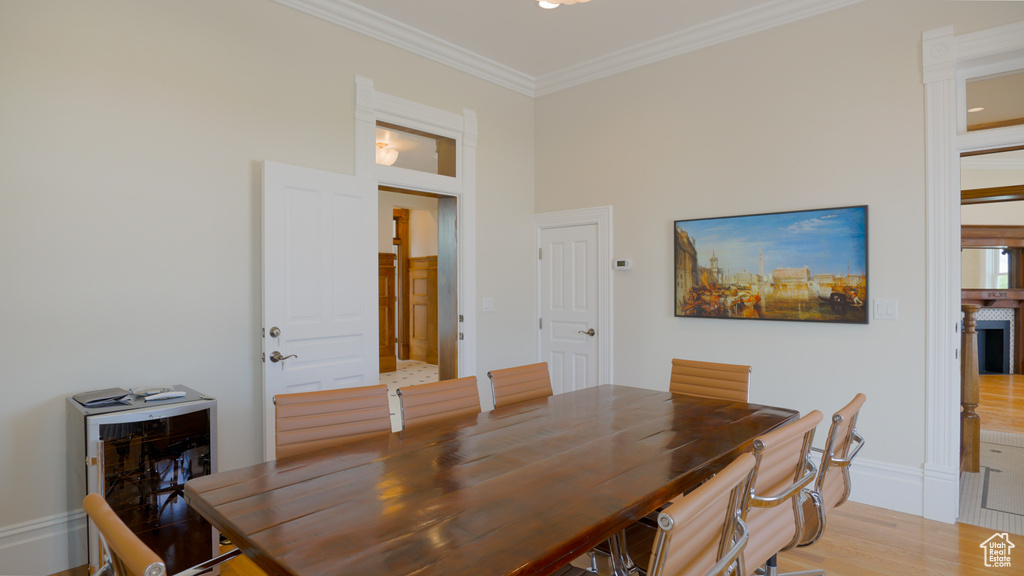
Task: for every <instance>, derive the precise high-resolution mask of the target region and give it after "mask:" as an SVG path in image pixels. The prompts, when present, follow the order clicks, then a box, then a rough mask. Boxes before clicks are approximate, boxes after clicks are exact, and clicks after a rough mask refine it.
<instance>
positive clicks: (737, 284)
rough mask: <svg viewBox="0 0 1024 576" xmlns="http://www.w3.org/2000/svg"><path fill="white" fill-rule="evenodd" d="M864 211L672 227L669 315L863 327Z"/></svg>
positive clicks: (783, 215)
mask: <svg viewBox="0 0 1024 576" xmlns="http://www.w3.org/2000/svg"><path fill="white" fill-rule="evenodd" d="M867 221H868V207H867V206H849V207H843V208H828V209H824V210H803V211H798V212H776V213H772V214H753V215H747V216H729V217H722V218H703V219H698V220H677V221H676V222H675V226H674V236H675V315H676V316H680V317H701V318H743V319H754V320H794V321H806V322H846V323H863V324H866V323H867V321H868V314H867V308H868V305H867V301H868V294H867V293H868V253H867V252H868V245H867Z"/></svg>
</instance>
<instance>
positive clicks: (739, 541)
mask: <svg viewBox="0 0 1024 576" xmlns="http://www.w3.org/2000/svg"><path fill="white" fill-rule="evenodd" d="M754 463H755V459H754V457H753V456H752V455H751V454H741V455H740V456H739V458H737V459H736V460H734V461H733V462H732V463H731V464H729V465H728V466H726V467H725V468H724V469H723V470H722V471H721V472H719V473H718V474H716V475H715V477H714V478H712V479H710V480H708V481H707V482H705V483H704V484H702V485H701V486H700V487H699V488H697V489H696V490H694V491H692V492H690V493H689V494H687V495H686V496H683V497H682V498H680V499H677V500H676V501H675V502H674V503H673V504H671V505H669V506H668V507H666V508H665V509H664V510H662V511H661V513H660V514H658V531H657V534H656V535H655V538H654V545H653V547H652V550H651V559H650V562H649V564H648V566H647V576H663V575H664V576H669V575H670V576H716V575H724V574H737V575H742V576H745V575H746V570H745V569H744V565H743V555H742V554H741V552H742V551H743V547H744V546H745V545H746V542H747V538H748V534H747V528H746V526H745V525H744V523H743V521H742V519H741V516H742V513H743V510H744V508H745V507H746V505H747V501H748V499H749V495H750V482H751V478H752V475H753V472H754ZM614 564H615V562H614V560H613V565H614ZM623 572H628V570H623ZM592 573H593V572H592V571H586V570H584V569H582V568H577V567H574V566H570V567H566V568H563V569H562V570H560V571H559V572H556V574H557V575H558V576H585V575H591V574H592Z"/></svg>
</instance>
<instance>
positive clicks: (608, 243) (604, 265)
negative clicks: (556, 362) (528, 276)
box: [533, 206, 615, 384]
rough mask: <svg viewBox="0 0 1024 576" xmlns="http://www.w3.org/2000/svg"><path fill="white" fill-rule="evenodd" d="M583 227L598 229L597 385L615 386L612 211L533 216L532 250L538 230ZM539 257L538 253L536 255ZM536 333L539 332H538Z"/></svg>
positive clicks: (536, 280) (537, 271) (602, 208)
mask: <svg viewBox="0 0 1024 576" xmlns="http://www.w3.org/2000/svg"><path fill="white" fill-rule="evenodd" d="M584 224H595V225H597V290H598V318H597V326H595V327H594V328H595V329H596V330H597V333H598V334H600V335H601V337H600V339H599V340H598V350H597V354H598V360H597V383H598V384H614V383H615V382H614V372H613V365H612V352H613V351H614V350H615V346H614V337H615V332H614V329H613V322H614V318H613V316H612V312H613V310H612V307H613V304H612V303H613V299H612V274H611V269H612V207H611V206H598V207H595V208H580V209H578V210H562V211H558V212H545V213H542V214H535V215H534V217H533V227H534V237H535V243H536V245H535V248H536V250H540V247H541V241H540V233H541V230H545V229H548V228H564V227H567V226H581V225H584ZM538 253H539V252H538ZM540 266H541V264H540V259H539V258H538V260H537V266H536V268H534V273H535V277H534V286H536V287H537V290H536V311H537V317H538V318H540V315H541V310H540V301H541V299H540V291H541V285H540V278H541V276H540ZM538 330H539V328H538ZM540 360H541V342H540V338H537V361H538V362H539V361H540Z"/></svg>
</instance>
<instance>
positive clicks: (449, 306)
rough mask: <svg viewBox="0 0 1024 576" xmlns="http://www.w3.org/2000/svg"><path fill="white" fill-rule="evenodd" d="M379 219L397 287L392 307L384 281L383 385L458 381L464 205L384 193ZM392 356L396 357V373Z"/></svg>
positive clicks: (384, 249) (381, 246) (381, 193)
mask: <svg viewBox="0 0 1024 576" xmlns="http://www.w3.org/2000/svg"><path fill="white" fill-rule="evenodd" d="M378 212H379V218H380V220H381V223H380V230H381V234H380V238H379V249H380V251H381V260H382V261H383V260H384V259H385V257H388V258H389V259H391V260H392V261H393V265H392V266H391V268H390V269H389V270H388V274H390V275H391V278H393V280H392V282H391V284H392V285H393V286H394V290H393V295H392V296H390V298H392V299H393V300H392V301H391V302H389V303H388V304H389V306H387V307H386V308H385V301H384V299H385V295H384V293H383V292H384V290H385V287H386V286H387V285H388V283H387V282H386V281H383V280H382V281H381V282H380V286H381V290H382V294H381V299H382V304H381V322H380V333H381V334H380V335H381V342H382V344H381V346H382V347H381V357H382V360H381V366H382V368H381V374H380V381H381V383H383V384H388V385H389V386H390V387H392V388H397V387H399V386H402V385H412V384H420V383H425V382H433V381H437V380H447V379H451V378H457V377H458V372H459V370H458V355H457V346H458V323H459V318H458V313H457V306H456V302H457V292H456V286H457V277H458V274H457V262H458V257H457V253H458V246H457V242H456V237H455V232H456V212H457V199H456V198H454V197H449V196H444V195H440V194H431V193H424V192H415V191H411V190H406V189H400V188H393V187H386V186H382V187H380V191H379V199H378ZM385 341H387V347H385ZM385 355H388V356H391V357H394V358H395V362H394V363H393V365H392V366H390V369H389V370H385V369H384V366H385V365H386V364H389V362H387V361H386V360H385V359H384V358H385Z"/></svg>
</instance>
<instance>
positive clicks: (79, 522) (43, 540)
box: [0, 510, 88, 576]
mask: <svg viewBox="0 0 1024 576" xmlns="http://www.w3.org/2000/svg"><path fill="white" fill-rule="evenodd" d="M85 527H86V517H85V512H84V511H83V510H76V511H74V512H71V513H69V514H57V515H54V516H50V517H47V518H39V519H37V520H30V521H28V522H22V523H20V524H14V525H11V526H4V527H0V574H31V575H33V576H46V575H47V574H54V573H57V572H62V571H64V570H68V569H70V568H73V567H75V566H82V565H83V564H85V563H86V562H87V561H88V560H87V558H86V553H85ZM72 538H74V541H75V542H76V544H75V545H74V546H73V547H74V548H75V551H74V553H71V552H69V550H70V549H71V548H72V544H71V539H72Z"/></svg>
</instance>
